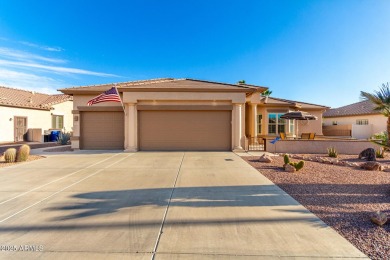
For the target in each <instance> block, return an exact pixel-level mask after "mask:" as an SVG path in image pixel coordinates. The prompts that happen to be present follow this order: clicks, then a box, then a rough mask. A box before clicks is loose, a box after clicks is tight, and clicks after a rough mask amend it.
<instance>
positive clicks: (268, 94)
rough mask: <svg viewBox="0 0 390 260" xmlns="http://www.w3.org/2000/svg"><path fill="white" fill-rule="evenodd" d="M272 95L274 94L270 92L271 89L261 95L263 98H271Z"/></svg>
mask: <svg viewBox="0 0 390 260" xmlns="http://www.w3.org/2000/svg"><path fill="white" fill-rule="evenodd" d="M271 94H272V91H271V90H269V89H267V90H266V91H264V92H263V93H261V95H262V96H263V97H269V96H271Z"/></svg>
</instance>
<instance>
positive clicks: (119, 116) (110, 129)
mask: <svg viewBox="0 0 390 260" xmlns="http://www.w3.org/2000/svg"><path fill="white" fill-rule="evenodd" d="M123 146H124V115H123V112H100V111H99V112H82V113H81V149H87V150H121V149H123Z"/></svg>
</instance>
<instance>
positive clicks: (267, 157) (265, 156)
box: [259, 154, 272, 163]
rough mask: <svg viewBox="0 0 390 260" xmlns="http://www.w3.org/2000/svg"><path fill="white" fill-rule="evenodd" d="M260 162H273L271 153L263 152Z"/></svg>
mask: <svg viewBox="0 0 390 260" xmlns="http://www.w3.org/2000/svg"><path fill="white" fill-rule="evenodd" d="M259 162H265V163H271V162H272V158H271V156H269V155H266V154H263V155H262V156H260V158H259Z"/></svg>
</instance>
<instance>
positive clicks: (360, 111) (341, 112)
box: [323, 100, 380, 117]
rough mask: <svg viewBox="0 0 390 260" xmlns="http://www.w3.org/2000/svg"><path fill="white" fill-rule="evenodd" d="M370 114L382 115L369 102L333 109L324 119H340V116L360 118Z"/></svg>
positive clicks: (328, 111) (325, 114) (326, 113)
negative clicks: (359, 116)
mask: <svg viewBox="0 0 390 260" xmlns="http://www.w3.org/2000/svg"><path fill="white" fill-rule="evenodd" d="M369 114H380V112H379V111H375V110H374V104H372V102H370V101H369V100H366V101H361V102H357V103H353V104H350V105H347V106H343V107H339V108H332V109H329V110H327V111H326V112H325V113H324V114H323V116H324V117H339V116H358V115H369Z"/></svg>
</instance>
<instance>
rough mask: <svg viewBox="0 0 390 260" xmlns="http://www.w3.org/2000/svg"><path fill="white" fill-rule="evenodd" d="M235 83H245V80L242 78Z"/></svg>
mask: <svg viewBox="0 0 390 260" xmlns="http://www.w3.org/2000/svg"><path fill="white" fill-rule="evenodd" d="M237 83H238V84H245V80H244V79H243V80H239V81H238V82H237Z"/></svg>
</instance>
